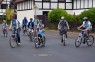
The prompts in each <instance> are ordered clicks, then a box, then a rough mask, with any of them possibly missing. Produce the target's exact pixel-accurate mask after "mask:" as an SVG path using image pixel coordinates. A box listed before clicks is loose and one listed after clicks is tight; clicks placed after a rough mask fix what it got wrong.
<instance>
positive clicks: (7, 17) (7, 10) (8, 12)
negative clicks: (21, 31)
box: [6, 6, 14, 24]
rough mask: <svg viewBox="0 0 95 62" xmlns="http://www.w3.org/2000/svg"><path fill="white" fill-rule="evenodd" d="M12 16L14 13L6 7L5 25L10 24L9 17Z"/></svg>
mask: <svg viewBox="0 0 95 62" xmlns="http://www.w3.org/2000/svg"><path fill="white" fill-rule="evenodd" d="M13 15H14V11H13V9H10V8H9V7H8V6H7V8H6V20H7V23H8V24H9V23H10V17H11V16H13Z"/></svg>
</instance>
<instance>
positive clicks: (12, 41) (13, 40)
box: [9, 36, 17, 48]
mask: <svg viewBox="0 0 95 62" xmlns="http://www.w3.org/2000/svg"><path fill="white" fill-rule="evenodd" d="M9 43H10V47H12V48H14V47H16V46H17V41H16V38H13V37H12V36H11V37H10V40H9Z"/></svg>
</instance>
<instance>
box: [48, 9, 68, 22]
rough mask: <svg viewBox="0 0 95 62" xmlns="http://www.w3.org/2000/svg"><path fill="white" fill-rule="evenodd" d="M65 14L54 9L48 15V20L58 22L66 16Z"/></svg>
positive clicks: (63, 11) (60, 10)
mask: <svg viewBox="0 0 95 62" xmlns="http://www.w3.org/2000/svg"><path fill="white" fill-rule="evenodd" d="M66 15H67V12H66V11H65V10H63V9H54V10H52V11H50V12H49V13H48V19H49V21H51V22H58V21H59V20H60V18H61V17H62V16H64V17H65V16H66Z"/></svg>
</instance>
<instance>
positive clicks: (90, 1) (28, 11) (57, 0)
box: [16, 0, 95, 21]
mask: <svg viewBox="0 0 95 62" xmlns="http://www.w3.org/2000/svg"><path fill="white" fill-rule="evenodd" d="M16 3H17V18H18V20H20V21H22V19H23V18H24V17H27V19H28V20H29V19H30V18H34V15H37V16H39V17H41V15H45V16H47V14H48V12H49V11H51V10H53V9H56V8H62V9H65V10H66V11H67V12H68V13H69V14H72V15H79V14H80V13H81V12H82V11H84V10H88V9H90V8H93V7H95V4H94V3H95V0H16ZM35 5H36V9H34V6H35Z"/></svg>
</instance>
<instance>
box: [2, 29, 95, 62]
mask: <svg viewBox="0 0 95 62" xmlns="http://www.w3.org/2000/svg"><path fill="white" fill-rule="evenodd" d="M10 34H11V33H10V32H9V35H8V37H7V38H6V37H3V34H2V31H1V29H0V62H95V47H94V46H95V44H94V45H93V46H92V47H88V46H87V45H81V46H80V47H79V48H76V47H75V45H74V40H75V38H76V37H77V34H72V33H68V39H67V41H66V46H63V45H62V44H61V42H60V36H59V35H58V32H56V31H46V40H47V42H46V47H44V48H38V49H35V47H34V43H33V42H30V41H29V38H28V37H27V36H23V34H22V32H21V46H20V47H16V48H11V47H10V46H9V37H10Z"/></svg>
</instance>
